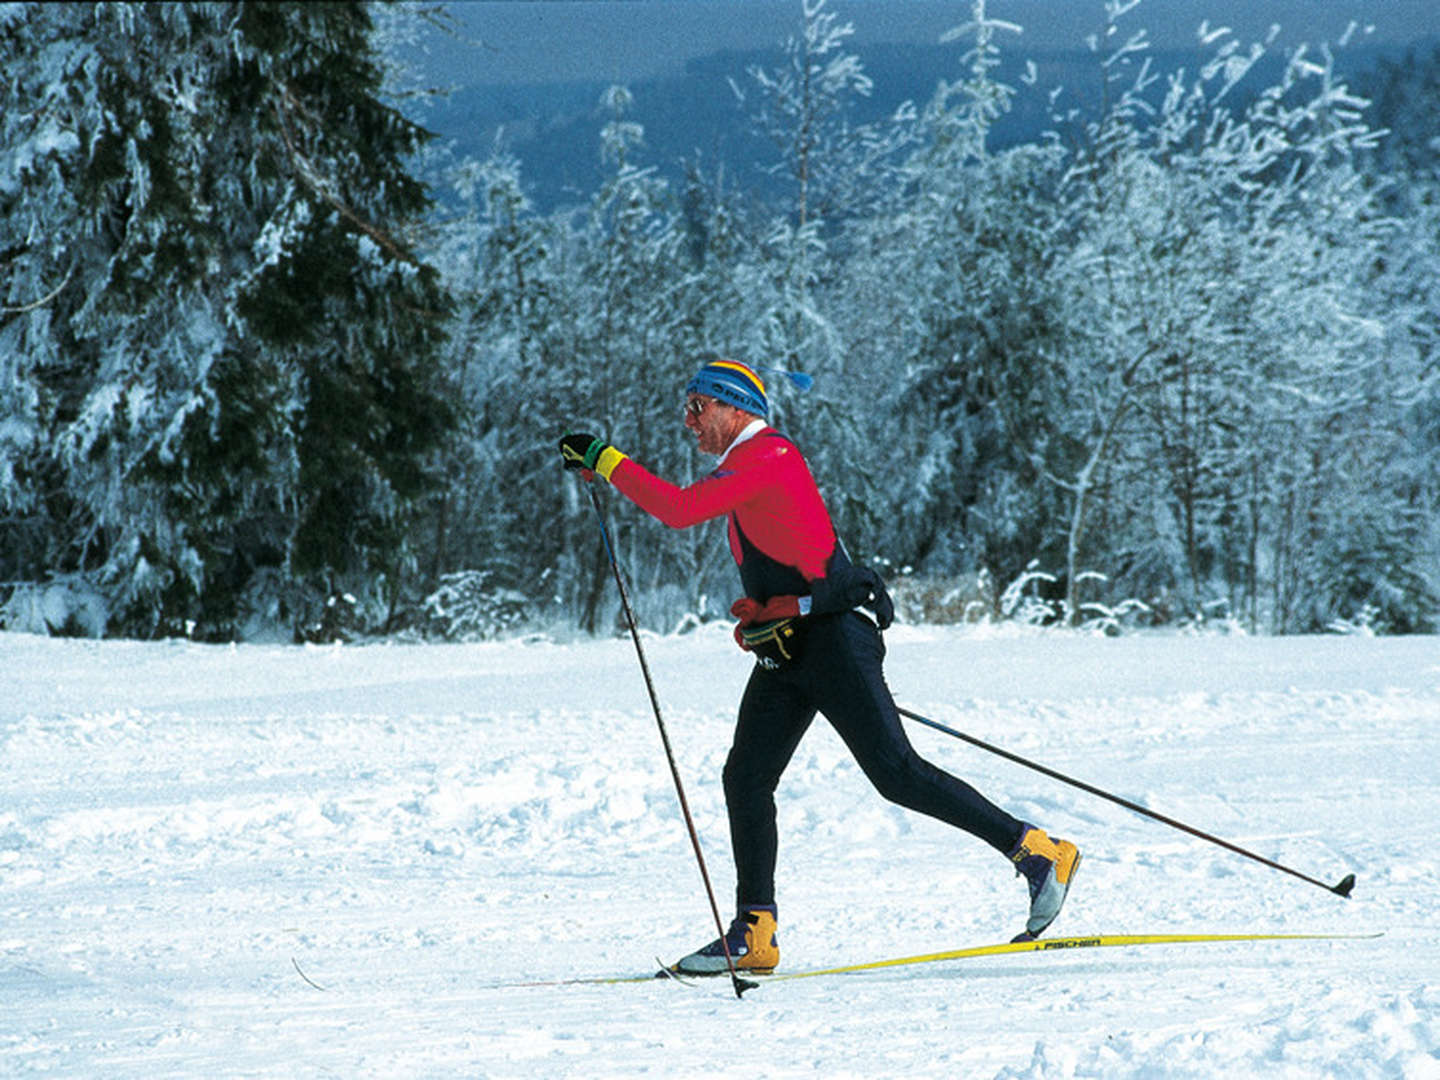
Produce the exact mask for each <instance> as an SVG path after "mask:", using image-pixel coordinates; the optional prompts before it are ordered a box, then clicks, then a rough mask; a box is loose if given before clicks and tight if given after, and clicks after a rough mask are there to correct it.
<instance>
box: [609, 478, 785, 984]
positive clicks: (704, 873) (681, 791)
mask: <svg viewBox="0 0 1440 1080" xmlns="http://www.w3.org/2000/svg"><path fill="white" fill-rule="evenodd" d="M586 490H587V491H589V493H590V505H591V506H593V507H594V508H595V518H596V520H597V521H599V523H600V539H602V540H603V541H604V542H605V554H606V556H607V557H608V558H609V560H610V570H611V572H612V573H613V574H614V575H615V587H616V588H617V589H619V590H620V606H621V608H623V609H624V611H625V622H626V623H627V624H628V625H629V627H630V640H631V641H633V642H634V643H635V655H636V656H638V657H639V658H640V673H641V674H642V675H643V676H644V677H645V689H646V690H647V691H649V694H650V708H651V709H652V710H654V712H655V724H656V726H657V727H658V728H659V729H660V742H661V744H662V745H663V746H664V747H665V760H666V761H667V762H669V764H670V777H671V779H672V780H674V781H675V794H676V796H677V797H678V798H679V800H680V813H681V816H682V817H684V819H685V829H686V831H687V832H689V834H690V846H691V847H692V848H694V849H695V862H696V863H697V864H698V865H699V867H700V880H701V881H703V882H704V883H705V896H706V898H707V899H709V901H710V913H711V914H712V915H714V916H715V929H716V930H717V931H718V932H719V934H720V947H721V948H722V949H724V950H725V967H726V968H727V969H728V970H729V972H730V982H731V985H733V986H734V987H735V996H736V997H737V998H738V997H740V996H741V995H742V994H744V993H745V991H746V990H753V989H754V988H755V987H756V986H758V985H759V983H754V982H751V981H750V980H749V979H742V978H740V974H739V972H737V971H736V970H735V959H734V957H732V956H731V955H730V942H729V941H728V940H726V937H725V926H724V924H723V923H722V922H721V920H720V905H719V904H717V903H716V902H715V889H714V887H713V886H712V885H711V884H710V872H709V871H708V870H707V869H705V856H704V855H703V854H702V853H701V851H700V834H699V833H698V832H696V831H695V819H694V818H693V817H691V816H690V804H689V802H688V801H687V800H686V798H685V785H684V784H682V783H681V782H680V768H679V766H678V765H676V764H675V752H674V751H673V750H672V749H671V747H670V735H669V733H668V732H667V731H666V730H665V720H664V718H663V717H662V716H661V715H660V698H659V696H658V695H657V694H656V693H655V680H654V679H652V678H651V677H650V665H649V663H647V662H646V660H645V650H644V648H642V647H641V645H640V630H639V628H638V627H637V626H636V625H635V612H634V610H633V609H632V608H631V607H630V593H629V591H628V590H627V589H626V588H625V579H624V577H623V576H621V574H620V563H619V561H618V560H616V558H615V549H614V547H612V546H611V544H610V530H609V529H607V528H606V527H605V513H604V511H602V510H601V509H600V497H599V496H598V495H596V494H595V487H594V484H593V482H587V485H586Z"/></svg>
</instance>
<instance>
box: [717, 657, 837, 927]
mask: <svg viewBox="0 0 1440 1080" xmlns="http://www.w3.org/2000/svg"><path fill="white" fill-rule="evenodd" d="M814 718H815V708H814V706H813V705H811V704H809V702H808V700H807V698H806V696H805V695H804V693H802V692H801V691H800V689H799V688H797V687H796V686H795V685H793V684H792V683H791V681H790V680H789V679H788V678H787V677H786V675H783V674H780V673H777V672H771V671H765V670H763V669H762V668H759V667H757V668H756V669H755V671H754V672H753V673H752V674H751V676H750V681H749V683H747V684H746V687H745V695H744V697H743V698H742V699H741V701H740V716H739V719H738V720H737V721H736V724H735V741H734V742H733V743H732V744H731V747H730V755H729V757H728V758H727V759H726V761H725V771H724V783H725V808H726V810H727V811H728V812H729V815H730V847H731V851H732V852H733V853H734V857H735V900H736V903H737V904H738V905H745V904H769V905H774V903H775V858H776V853H777V849H778V846H779V840H778V836H777V834H776V830H775V788H776V786H777V785H778V784H779V783H780V774H781V773H783V772H784V771H785V766H786V765H788V764H789V763H790V758H791V757H792V756H793V755H794V753H795V748H796V747H797V746H798V745H799V744H800V739H801V737H802V736H803V735H804V734H805V731H806V729H808V728H809V726H810V721H811V720H813V719H814Z"/></svg>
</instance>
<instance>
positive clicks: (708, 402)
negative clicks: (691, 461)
mask: <svg viewBox="0 0 1440 1080" xmlns="http://www.w3.org/2000/svg"><path fill="white" fill-rule="evenodd" d="M739 415H740V412H739V410H738V409H735V408H732V407H731V406H729V405H726V404H725V403H724V402H723V401H716V400H715V399H714V398H712V397H706V396H705V395H704V394H691V395H690V396H689V397H687V398H686V399H685V426H686V427H687V428H689V429H690V431H691V432H692V433H693V434H694V435H695V437H696V439H697V440H698V443H699V446H700V452H701V453H702V454H714V455H716V456H719V455H720V454H723V453H724V452H725V451H726V450H728V449H729V448H730V444H731V443H732V442H734V441H735V435H736V431H735V427H736V418H737V416H739Z"/></svg>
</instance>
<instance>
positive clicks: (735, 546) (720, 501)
mask: <svg viewBox="0 0 1440 1080" xmlns="http://www.w3.org/2000/svg"><path fill="white" fill-rule="evenodd" d="M610 483H611V484H612V485H614V487H615V489H616V490H617V491H619V492H620V493H621V494H622V495H624V496H626V497H627V498H628V499H630V501H631V502H633V503H635V505H637V506H639V507H640V508H641V509H642V510H644V511H645V512H646V513H648V514H650V515H651V516H652V517H655V518H657V519H658V520H659V521H661V522H663V523H664V524H666V525H669V526H670V527H671V528H676V529H683V528H687V527H688V526H691V525H696V524H698V523H700V522H702V521H709V520H710V519H712V518H717V517H720V516H721V515H722V514H724V515H727V516H728V517H729V525H730V551H731V553H732V554H733V555H734V556H735V563H736V565H737V566H739V568H740V580H741V582H742V583H743V584H744V586H745V592H746V595H748V596H750V597H752V598H754V599H756V600H758V601H760V602H761V603H764V602H765V601H767V600H769V599H770V598H771V597H774V596H787V595H794V596H799V595H805V594H807V593H809V592H810V588H809V583H810V582H811V581H814V580H815V579H816V578H820V577H824V576H825V574H826V572H827V570H828V569H829V567H830V560H831V557H832V556H833V555H834V554H835V552H836V539H835V529H834V526H833V525H832V524H831V522H830V514H829V512H828V511H827V510H826V509H825V503H824V501H823V500H822V499H821V498H820V492H819V490H818V489H817V488H816V486H815V479H814V477H812V476H811V475H810V467H809V466H808V465H806V464H805V459H804V458H803V457H802V456H801V454H800V451H799V450H798V449H796V447H795V444H794V443H792V442H791V441H790V440H789V439H787V438H785V436H783V435H781V434H780V433H779V432H778V431H775V430H774V429H773V428H768V427H767V428H764V429H763V430H761V431H759V432H757V433H756V434H755V435H754V436H752V437H751V438H749V439H747V440H745V441H744V442H742V443H740V444H738V445H736V446H734V447H732V448H731V449H730V452H729V453H728V454H727V456H726V457H725V459H724V461H723V462H722V463H721V465H719V466H718V467H717V468H716V469H715V471H714V472H712V473H710V475H708V476H706V477H705V478H704V479H702V480H699V481H697V482H696V483H694V484H691V485H690V486H689V487H684V488H682V487H677V486H676V485H675V484H672V483H670V482H669V481H667V480H662V479H661V478H660V477H658V476H656V475H655V474H654V473H652V472H650V471H649V470H648V469H646V468H644V467H643V466H641V465H637V464H636V463H635V462H634V461H632V460H630V459H628V458H627V459H625V460H624V461H622V462H620V464H619V465H618V466H616V468H615V470H614V471H613V472H612V473H611V474H610Z"/></svg>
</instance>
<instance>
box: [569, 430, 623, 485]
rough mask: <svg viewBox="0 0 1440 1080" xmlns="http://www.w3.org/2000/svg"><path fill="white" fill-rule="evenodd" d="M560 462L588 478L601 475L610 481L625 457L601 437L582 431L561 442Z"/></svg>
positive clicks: (603, 478)
mask: <svg viewBox="0 0 1440 1080" xmlns="http://www.w3.org/2000/svg"><path fill="white" fill-rule="evenodd" d="M560 460H561V463H562V464H563V465H564V466H565V468H567V469H580V470H581V471H582V472H584V473H585V474H586V475H587V476H588V475H589V474H590V473H599V474H600V478H601V479H602V480H609V479H610V474H611V473H612V472H614V471H615V466H617V465H619V464H620V462H622V461H624V460H625V455H624V454H622V453H621V452H620V451H619V450H616V449H615V448H614V447H613V446H611V445H610V444H609V443H607V442H606V441H605V440H604V439H602V438H600V436H599V435H591V434H590V433H589V432H583V431H582V432H575V433H573V434H570V435H566V436H565V437H564V438H562V439H561V440H560Z"/></svg>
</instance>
